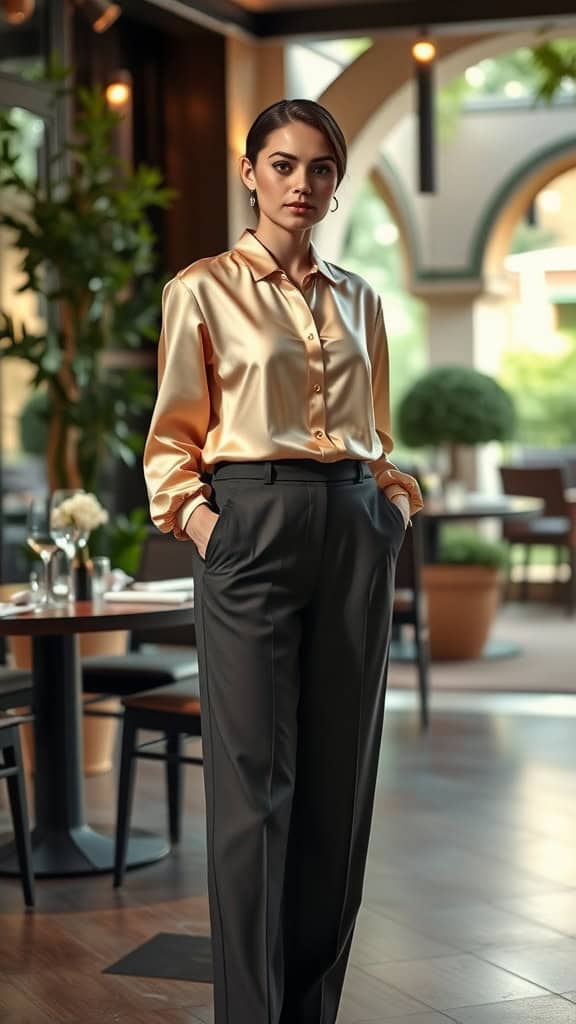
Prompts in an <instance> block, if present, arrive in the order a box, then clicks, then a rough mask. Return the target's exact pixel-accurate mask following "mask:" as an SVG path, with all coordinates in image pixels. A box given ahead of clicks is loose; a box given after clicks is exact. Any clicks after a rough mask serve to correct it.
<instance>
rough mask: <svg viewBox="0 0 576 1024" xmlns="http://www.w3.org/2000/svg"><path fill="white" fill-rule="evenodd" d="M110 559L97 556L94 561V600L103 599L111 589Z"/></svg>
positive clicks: (104, 556)
mask: <svg viewBox="0 0 576 1024" xmlns="http://www.w3.org/2000/svg"><path fill="white" fill-rule="evenodd" d="M110 572H111V565H110V559H109V558H108V556H107V555H95V556H94V558H93V559H92V577H91V579H92V600H97V599H100V598H102V597H103V595H104V594H105V593H106V591H107V590H109V588H110Z"/></svg>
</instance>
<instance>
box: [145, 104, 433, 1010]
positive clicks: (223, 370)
mask: <svg viewBox="0 0 576 1024" xmlns="http://www.w3.org/2000/svg"><path fill="white" fill-rule="evenodd" d="M345 164H346V146H345V142H344V138H343V135H342V132H341V130H340V128H339V127H338V125H337V124H336V122H335V121H334V119H333V117H332V116H331V115H330V114H329V113H328V111H327V110H325V109H324V108H323V107H321V106H319V105H318V104H316V103H313V102H311V101H307V100H294V101H285V100H284V101H282V102H280V103H276V104H274V105H273V106H271V107H269V108H267V109H266V110H264V111H263V112H262V113H261V114H260V116H259V117H258V118H257V119H256V121H255V122H254V124H253V125H252V128H251V129H250V132H249V134H248V138H247V144H246V155H245V157H243V159H242V165H241V174H242V180H243V183H244V185H245V186H246V188H247V189H248V190H249V202H250V205H251V206H252V207H254V208H255V209H256V211H257V214H258V225H257V228H256V230H255V232H254V231H245V232H244V234H243V235H242V237H241V238H240V241H239V242H238V243H237V245H236V246H235V248H234V249H232V250H231V251H230V252H226V253H222V254H221V255H219V256H216V257H213V258H209V259H204V260H199V261H198V262H196V263H194V264H192V265H191V266H190V267H188V268H187V269H186V270H183V271H181V272H180V273H179V274H178V275H177V276H176V277H175V278H174V279H173V280H172V281H171V282H170V283H169V284H168V285H167V287H166V290H165V293H164V307H163V329H162V336H161V339H160V353H159V379H160V385H159V392H158V399H157V403H156V407H155V411H154V414H153V419H152V424H151V427H150V433H149V436H148V440H147V444H146V451H145V472H146V478H147V483H148V489H149V493H150V505H151V513H152V517H153V519H154V522H155V523H156V524H157V526H158V527H159V528H160V529H161V530H164V531H167V532H169V531H172V532H173V533H174V534H175V536H176V537H178V538H179V539H181V540H186V539H187V538H190V539H191V540H192V542H193V546H192V554H193V562H194V579H195V595H196V596H195V605H196V618H197V637H198V650H199V664H200V687H201V703H202V735H203V745H204V774H205V786H206V805H207V833H208V889H209V902H210V920H211V930H212V947H213V960H214V999H215V1021H216V1024H333V1022H334V1021H335V1019H336V1014H337V1009H338V1003H339V999H340V993H341V989H342V984H343V980H344V973H345V969H346V963H347V958H348V954H349V950H350V944H351V941H352V935H353V929H354V923H355V918H356V914H357V912H358V909H359V906H360V901H361V893H362V884H363V875H364V865H365V859H366V851H367V845H368V837H369V830H370V819H371V813H372V804H373V795H374V787H375V779H376V769H377V761H378V752H379V746H380V737H381V730H382V716H383V707H384V690H385V666H386V660H387V647H388V634H389V626H390V618H391V609H392V593H393V581H394V565H395V560H396V555H397V552H398V550H399V548H400V545H401V543H402V539H403V535H404V529H405V526H406V524H407V522H408V519H409V516H410V514H411V513H412V512H414V511H417V510H418V508H420V507H421V504H422V502H421V498H420V492H419V490H418V486H417V484H416V482H415V481H414V480H413V479H412V478H411V477H409V476H406V475H405V474H403V473H401V472H400V471H399V470H398V469H396V468H395V466H394V465H393V464H392V463H391V462H389V461H388V453H389V452H390V451H391V449H392V440H391V438H390V433H389V429H390V428H389V399H388V353H387V344H386V334H385V329H384V321H383V317H382V308H381V303H380V299H379V297H378V296H377V295H376V294H375V293H374V292H373V291H372V289H371V288H370V287H369V286H368V285H367V284H366V282H365V281H363V280H362V279H361V278H360V277H358V276H357V275H355V274H351V273H348V272H347V271H344V270H342V269H340V268H339V267H336V266H333V265H331V264H329V263H325V262H324V261H323V260H321V259H320V257H319V256H318V254H317V253H316V251H315V249H314V248H313V246H312V245H311V244H310V232H311V228H312V227H313V225H314V224H317V223H319V222H320V221H321V220H322V219H323V218H324V217H325V216H326V215H327V214H328V211H329V210H330V209H331V208H332V209H334V206H336V208H337V202H336V204H334V203H333V200H334V198H335V196H334V193H335V191H336V188H337V186H338V185H339V183H340V181H341V180H342V177H343V175H344V171H345Z"/></svg>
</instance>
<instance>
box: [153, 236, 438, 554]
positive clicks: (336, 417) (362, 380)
mask: <svg viewBox="0 0 576 1024" xmlns="http://www.w3.org/2000/svg"><path fill="white" fill-rule="evenodd" d="M311 251H312V258H313V261H314V266H313V269H312V271H311V272H310V273H309V274H308V275H307V277H306V279H305V280H304V282H303V286H302V291H300V289H299V288H297V287H296V285H294V284H292V282H291V281H290V279H289V278H288V277H287V276H286V274H285V273H284V272H283V271H282V269H281V268H280V267H279V266H278V264H277V263H276V261H275V260H274V258H273V257H272V255H271V254H270V253H269V252H268V250H267V249H266V248H265V247H264V246H263V245H262V243H261V242H260V241H259V240H258V239H257V238H256V236H255V235H254V233H253V232H252V231H249V230H247V231H245V232H244V234H243V235H242V236H241V238H240V240H239V241H238V243H237V244H236V246H235V247H234V249H232V250H230V251H229V252H225V253H221V254H220V255H219V256H214V257H210V258H208V259H202V260H198V261H197V262H196V263H193V264H192V265H191V266H189V267H187V268H186V270H182V271H180V273H179V274H177V275H176V277H174V278H173V279H172V280H171V281H169V282H168V284H167V285H166V287H165V289H164V294H163V301H162V310H163V319H162V333H161V335H160V343H159V353H158V378H159V386H158V397H157V400H156V405H155V408H154V412H153V415H152V422H151V424H150V431H149V433H148V438H147V441H146V446H145V450H144V474H145V477H146V483H147V487H148V493H149V497H150V511H151V515H152V519H153V520H154V522H155V523H156V525H157V526H158V527H159V529H160V530H163V531H164V532H169V531H173V532H174V535H175V536H176V537H177V538H178V539H179V540H185V539H187V534H186V532H185V529H184V528H185V525H186V522H187V520H188V519H189V517H190V515H191V514H192V512H193V511H194V509H195V508H196V506H197V505H199V504H201V503H202V502H205V501H206V500H207V499H209V498H210V495H211V487H210V485H209V484H207V483H205V482H202V481H201V479H200V474H201V473H202V472H203V471H204V470H208V471H209V470H210V469H211V468H212V467H213V466H214V464H215V463H217V462H220V461H222V460H227V461H230V462H238V461H243V460H265V459H289V458H294V459H303V458H305V459H317V460H319V461H321V462H338V461H339V460H340V459H362V460H366V461H367V462H368V463H369V465H370V469H371V470H372V473H373V474H374V477H375V478H376V481H377V483H378V485H379V486H380V487H382V488H383V489H385V490H386V493H387V495H388V496H389V497H394V495H396V494H398V493H401V492H406V493H407V494H408V496H409V498H410V511H411V513H413V512H416V511H417V510H418V509H419V508H421V507H422V497H421V494H420V490H419V488H418V484H417V483H416V481H415V480H414V479H413V478H412V477H411V476H407V475H406V474H405V473H401V472H400V471H399V470H398V469H396V467H395V466H394V464H393V463H392V462H390V461H389V459H388V454H389V453H390V452H391V450H392V438H391V437H390V406H389V390H388V345H387V340H386V330H385V327H384V318H383V315H382V304H381V301H380V298H379V296H378V295H377V294H376V293H375V292H374V291H373V290H372V288H371V287H370V286H369V285H368V284H367V283H366V281H364V280H363V279H362V278H361V277H359V276H358V275H356V274H352V273H349V272H348V271H345V270H342V269H341V268H340V267H336V266H333V265H332V264H329V263H325V262H324V261H323V260H321V259H320V258H319V256H318V255H317V253H316V251H315V249H314V247H312V249H311Z"/></svg>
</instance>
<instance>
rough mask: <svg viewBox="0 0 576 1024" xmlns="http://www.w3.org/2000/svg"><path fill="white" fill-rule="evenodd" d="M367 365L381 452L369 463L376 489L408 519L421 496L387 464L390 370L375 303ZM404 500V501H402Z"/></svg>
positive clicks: (413, 483)
mask: <svg viewBox="0 0 576 1024" xmlns="http://www.w3.org/2000/svg"><path fill="white" fill-rule="evenodd" d="M369 351H370V362H371V364H372V396H373V401H374V416H375V421H376V432H377V434H378V437H379V438H380V441H381V443H382V448H383V452H382V455H381V456H380V458H379V459H375V460H374V462H371V463H369V465H370V469H371V470H372V473H373V474H374V477H375V479H376V482H377V483H378V486H379V487H381V488H382V490H384V491H385V492H386V494H387V496H388V497H389V498H390V499H391V500H398V499H399V498H401V499H402V500H401V502H400V500H398V503H399V504H401V506H404V507H405V508H406V509H407V512H408V515H407V516H406V519H408V518H409V516H411V515H413V514H414V512H418V510H419V509H421V508H422V505H423V501H422V494H421V493H420V488H419V486H418V483H417V482H416V480H415V479H414V477H412V476H409V475H408V474H407V473H402V472H401V471H400V470H399V469H397V468H396V466H395V465H394V463H393V462H390V460H389V458H388V455H389V454H390V452H391V451H392V448H393V447H394V443H393V441H392V436H391V434H390V369H389V357H388V339H387V337H386V327H385V325H384V314H383V312H382V302H381V301H380V299H378V304H377V308H376V318H375V322H374V329H373V332H372V336H371V338H370V339H369ZM405 499H407V501H405Z"/></svg>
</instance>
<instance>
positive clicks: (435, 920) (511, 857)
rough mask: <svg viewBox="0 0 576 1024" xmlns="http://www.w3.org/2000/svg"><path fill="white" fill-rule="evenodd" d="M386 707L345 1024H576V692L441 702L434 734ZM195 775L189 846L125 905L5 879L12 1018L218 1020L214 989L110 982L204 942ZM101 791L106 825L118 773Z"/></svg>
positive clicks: (153, 802) (409, 710)
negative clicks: (161, 947)
mask: <svg viewBox="0 0 576 1024" xmlns="http://www.w3.org/2000/svg"><path fill="white" fill-rule="evenodd" d="M493 670H494V671H495V670H496V669H495V668H494V669H493ZM389 696H390V699H389V705H388V710H387V718H386V726H385V735H384V744H383V750H382V757H381V763H380V774H379V785H378V791H377V803H376V810H375V818H374V827H373V833H372V841H371V848H370V858H369V865H368V872H367V878H366V885H365V893H364V906H363V910H362V912H361V914H360V917H359V921H358V926H357V930H356V936H355V942H354V947H353V952H352V957H351V962H350V966H349V970H348V974H347V979H346V985H345V992H344V997H343V1001H342V1005H341V1012H340V1015H339V1018H338V1024H353V1022H354V1024H357V1022H368V1021H370V1022H372V1024H385V1022H392V1021H397V1022H404V1024H446V1022H447V1021H453V1022H458V1024H537V1022H538V1024H540V1022H541V1024H568V1022H574V1024H576V773H575V768H576V742H575V737H576V698H571V697H564V698H557V700H556V702H552V703H551V702H550V699H549V698H546V697H542V698H540V697H530V698H525V699H523V698H522V697H518V698H517V697H515V696H512V697H508V698H503V699H498V697H496V696H495V697H486V698H477V697H474V696H473V695H470V696H468V697H462V696H461V695H453V694H439V695H437V697H435V698H434V704H433V725H432V729H431V732H430V734H429V735H428V736H425V737H423V736H422V735H420V733H419V731H418V727H417V716H416V713H415V707H414V697H413V695H412V694H407V693H399V692H392V693H391V694H390V695H389ZM160 773H161V768H160V766H158V765H154V764H146V765H142V766H141V774H140V780H139V786H138V791H137V798H136V811H137V814H136V821H135V824H139V825H143V826H145V827H147V828H158V829H161V828H162V827H163V826H164V803H163V790H162V785H161V774H160ZM188 773H189V774H188V790H187V805H188V813H187V822H186V836H185V840H184V842H183V844H182V847H181V849H180V850H179V851H178V853H177V854H175V855H173V856H171V857H170V858H168V859H167V860H165V861H163V862H162V863H159V864H157V865H155V866H153V867H151V868H147V869H141V870H139V871H135V872H131V873H130V874H129V875H128V877H127V881H126V884H125V887H124V889H123V890H122V891H121V892H120V893H115V892H114V891H113V889H112V885H111V881H110V878H109V877H101V878H91V879H88V880H82V879H79V880H72V881H65V882H63V881H48V882H46V881H45V882H42V883H40V884H39V885H38V889H39V895H38V907H37V910H36V912H35V913H33V914H29V913H28V914H26V913H25V912H23V910H22V904H21V897H20V892H19V889H18V887H17V885H16V884H15V883H11V882H7V881H4V880H0V972H1V984H0V1021H1V1022H2V1024H48V1022H58V1024H68V1022H74V1024H96V1022H98V1024H104V1022H106V1024H108V1022H110V1024H111V1022H114V1024H192V1022H195V1024H197V1022H198V1021H200V1022H204V1024H207V1022H209V1021H211V1020H212V1011H211V987H210V986H208V985H200V984H191V983H184V982H156V981H149V980H145V979H139V978H127V977H118V976H110V975H103V974H102V970H103V968H105V967H106V966H107V965H110V964H112V963H113V962H114V961H116V960H117V959H119V958H120V957H121V956H123V955H124V954H126V953H127V952H128V951H130V950H131V949H133V948H134V947H135V946H137V945H139V944H140V943H142V942H143V941H145V940H146V939H148V938H150V937H152V936H154V935H156V934H157V933H158V932H161V931H168V932H179V931H181V932H182V933H195V934H206V932H207V902H206V896H205V878H204V866H205V846H204V838H203V829H204V823H203V798H202V788H201V782H200V779H199V774H198V769H195V768H189V769H188ZM88 797H89V806H90V808H91V818H92V820H93V821H94V822H95V823H105V822H108V821H109V820H110V817H111V815H112V813H113V780H112V778H111V777H106V778H101V779H98V780H91V781H90V783H89V786H88ZM0 815H1V816H2V823H5V822H7V816H6V813H5V811H4V810H2V811H0ZM247 1024H249V1022H247Z"/></svg>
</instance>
